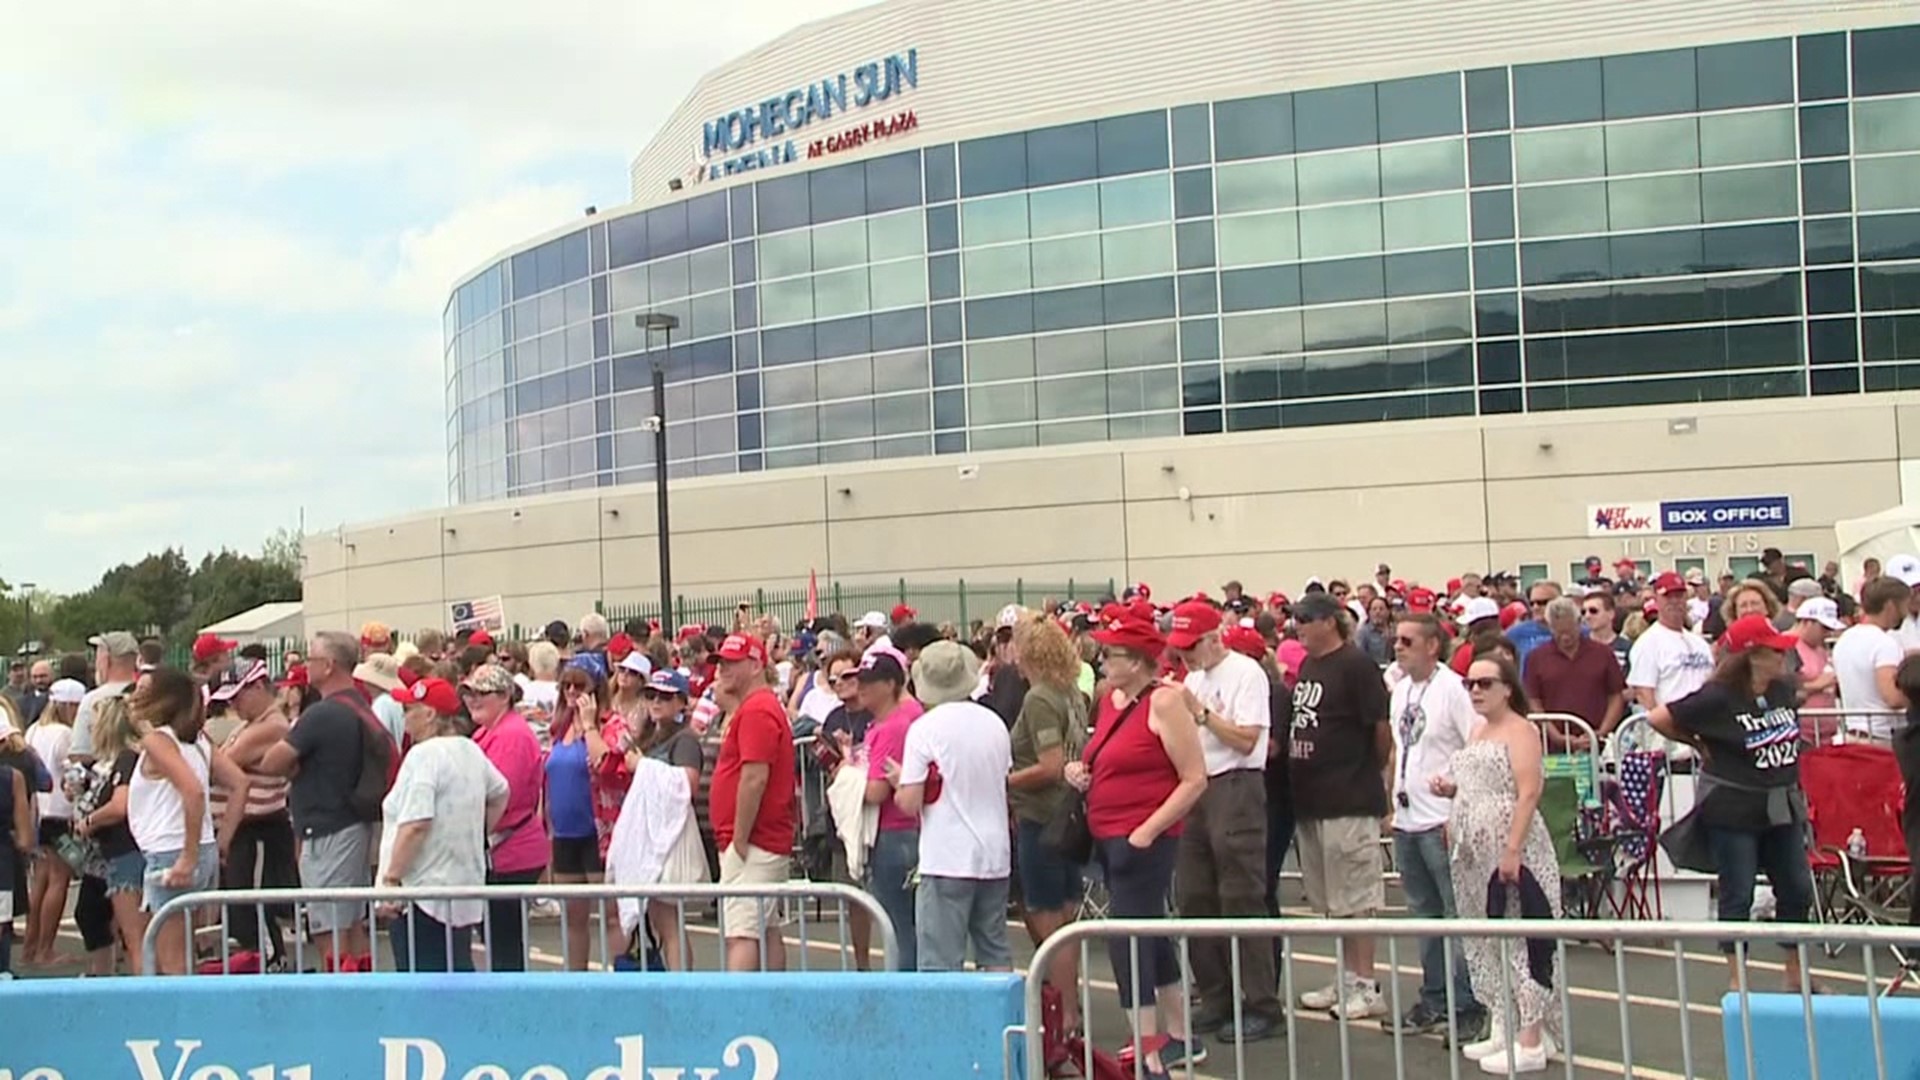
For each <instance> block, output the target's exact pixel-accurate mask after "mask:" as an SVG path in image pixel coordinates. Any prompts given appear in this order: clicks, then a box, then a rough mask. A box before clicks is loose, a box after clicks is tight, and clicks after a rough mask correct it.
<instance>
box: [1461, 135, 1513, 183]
mask: <svg viewBox="0 0 1920 1080" xmlns="http://www.w3.org/2000/svg"><path fill="white" fill-rule="evenodd" d="M1467 179H1468V181H1469V182H1470V183H1471V184H1472V185H1473V186H1474V187H1487V186H1489V185H1492V184H1511V183H1513V138H1512V137H1511V136H1508V135H1487V136H1483V137H1481V138H1478V139H1469V140H1467Z"/></svg>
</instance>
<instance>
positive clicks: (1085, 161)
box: [962, 121, 1100, 194]
mask: <svg viewBox="0 0 1920 1080" xmlns="http://www.w3.org/2000/svg"><path fill="white" fill-rule="evenodd" d="M964 152H965V151H964V148H963V150H962V153H963V154H964ZM1099 168H1100V166H1099V156H1098V151H1097V150H1096V148H1095V141H1094V126H1093V124H1092V122H1091V121H1089V122H1087V123H1084V124H1063V125H1061V126H1059V127H1050V128H1040V129H1039V130H1037V131H1029V132H1027V186H1030V187H1045V186H1046V185H1048V184H1070V183H1072V182H1074V181H1076V180H1091V179H1093V178H1094V177H1095V176H1097V175H1099ZM968 194H972V192H971V191H969V192H968Z"/></svg>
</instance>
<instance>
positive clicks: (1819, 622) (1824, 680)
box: [1788, 596, 1847, 744]
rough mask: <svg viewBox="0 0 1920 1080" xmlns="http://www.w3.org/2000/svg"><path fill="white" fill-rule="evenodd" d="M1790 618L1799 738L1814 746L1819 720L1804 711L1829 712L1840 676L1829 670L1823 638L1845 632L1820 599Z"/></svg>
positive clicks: (1832, 608) (1836, 613)
mask: <svg viewBox="0 0 1920 1080" xmlns="http://www.w3.org/2000/svg"><path fill="white" fill-rule="evenodd" d="M1794 614H1795V616H1796V620H1795V622H1794V624H1793V629H1792V630H1790V631H1788V633H1790V634H1791V635H1792V636H1794V637H1796V638H1798V639H1799V640H1798V641H1797V642H1795V643H1794V646H1793V651H1794V653H1795V655H1796V656H1798V657H1799V660H1800V736H1801V737H1802V738H1804V739H1806V740H1807V741H1808V742H1812V743H1816V744H1817V743H1819V741H1820V721H1821V720H1822V719H1823V718H1822V717H1819V716H1808V715H1807V710H1808V709H1831V708H1833V707H1834V705H1835V703H1836V701H1837V698H1836V697H1835V695H1834V690H1835V688H1836V687H1838V686H1839V685H1840V675H1839V673H1838V672H1836V671H1834V670H1833V658H1832V656H1831V655H1829V654H1828V652H1827V635H1828V634H1830V633H1835V632H1837V631H1840V630H1845V629H1846V628H1847V624H1846V623H1843V622H1841V621H1840V609H1839V607H1838V605H1836V604H1835V603H1834V602H1833V601H1831V600H1829V599H1827V598H1826V597H1824V596H1814V597H1809V598H1807V599H1805V600H1802V601H1800V608H1799V610H1798V611H1796V612H1795V613H1794Z"/></svg>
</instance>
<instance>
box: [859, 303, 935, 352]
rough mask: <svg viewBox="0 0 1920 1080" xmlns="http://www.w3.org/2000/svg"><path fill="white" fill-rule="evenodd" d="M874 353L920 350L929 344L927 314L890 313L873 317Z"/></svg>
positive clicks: (919, 312) (918, 311) (911, 312)
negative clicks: (895, 350)
mask: <svg viewBox="0 0 1920 1080" xmlns="http://www.w3.org/2000/svg"><path fill="white" fill-rule="evenodd" d="M872 327H873V351H874V352H890V351H892V350H894V349H913V348H919V347H920V346H922V345H925V344H926V343H927V313H926V312H925V311H922V310H920V309H918V308H916V309H914V310H911V311H888V312H882V313H881V314H879V315H875V316H873V317H872Z"/></svg>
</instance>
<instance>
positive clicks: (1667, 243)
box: [1528, 229, 1706, 284]
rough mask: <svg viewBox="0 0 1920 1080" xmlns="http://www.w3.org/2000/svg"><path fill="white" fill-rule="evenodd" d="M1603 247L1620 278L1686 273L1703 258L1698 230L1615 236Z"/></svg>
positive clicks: (1695, 266) (1703, 249)
mask: <svg viewBox="0 0 1920 1080" xmlns="http://www.w3.org/2000/svg"><path fill="white" fill-rule="evenodd" d="M1607 249H1608V256H1607V257H1608V265H1609V266H1610V267H1611V268H1612V273H1613V276H1614V277H1622V278H1633V277H1661V276H1665V275H1669V274H1690V273H1694V272H1696V271H1698V270H1699V269H1700V266H1701V262H1702V260H1704V259H1705V258H1706V255H1705V248H1704V244H1703V241H1702V238H1701V234H1700V231H1699V230H1698V229H1681V230H1679V231H1677V232H1665V233H1642V234H1638V235H1629V236H1616V237H1614V238H1612V239H1611V240H1610V241H1608V243H1607ZM1602 276H1604V272H1603V275H1602ZM1528 284H1532V283H1531V282H1528Z"/></svg>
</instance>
